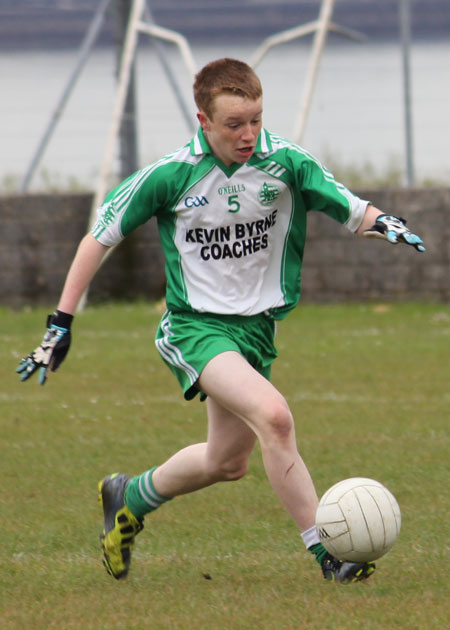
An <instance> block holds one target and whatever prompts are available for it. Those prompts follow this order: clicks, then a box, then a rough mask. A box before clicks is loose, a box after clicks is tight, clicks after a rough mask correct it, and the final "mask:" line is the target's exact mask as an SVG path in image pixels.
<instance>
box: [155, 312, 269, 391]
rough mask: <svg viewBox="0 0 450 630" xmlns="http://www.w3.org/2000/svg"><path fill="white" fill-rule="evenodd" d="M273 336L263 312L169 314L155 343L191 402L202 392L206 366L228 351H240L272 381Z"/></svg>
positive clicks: (159, 329) (256, 368) (165, 316)
mask: <svg viewBox="0 0 450 630" xmlns="http://www.w3.org/2000/svg"><path fill="white" fill-rule="evenodd" d="M274 335H275V322H274V321H273V319H271V318H269V317H267V316H266V315H264V314H262V313H261V314H260V315H251V316H249V317H245V316H241V315H213V314H211V313H189V312H183V313H172V312H170V311H168V312H166V313H165V314H164V316H163V318H162V320H161V322H160V324H159V327H158V330H157V332H156V338H155V344H156V347H157V348H158V351H159V353H160V354H161V356H162V358H163V359H164V361H165V362H166V364H167V365H168V366H169V368H170V370H172V372H173V373H174V374H175V376H176V377H177V379H178V382H179V383H180V385H181V387H182V389H183V392H184V397H185V399H186V400H192V398H194V396H196V395H197V394H198V393H199V392H200V390H199V389H198V388H197V381H198V378H199V376H200V374H201V372H202V370H203V368H204V367H205V365H206V364H207V363H208V362H209V361H210V360H211V359H212V358H214V357H215V356H217V355H218V354H221V353H222V352H227V351H229V350H235V351H236V352H239V354H241V355H242V356H243V357H244V358H245V359H246V360H247V361H248V362H249V363H250V365H251V366H252V367H253V368H255V370H257V371H258V372H259V373H260V374H262V375H263V376H264V377H265V378H267V379H269V378H270V368H271V365H272V362H273V361H274V359H276V357H277V351H276V349H275V346H274V342H273V341H274ZM200 393H201V392H200ZM204 398H205V396H204V395H202V399H204Z"/></svg>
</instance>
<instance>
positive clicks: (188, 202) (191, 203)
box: [184, 195, 209, 208]
mask: <svg viewBox="0 0 450 630" xmlns="http://www.w3.org/2000/svg"><path fill="white" fill-rule="evenodd" d="M207 203H209V201H208V200H207V198H206V197H204V196H203V195H201V196H200V197H186V199H185V200H184V205H185V206H186V208H192V207H194V208H200V206H206V204H207Z"/></svg>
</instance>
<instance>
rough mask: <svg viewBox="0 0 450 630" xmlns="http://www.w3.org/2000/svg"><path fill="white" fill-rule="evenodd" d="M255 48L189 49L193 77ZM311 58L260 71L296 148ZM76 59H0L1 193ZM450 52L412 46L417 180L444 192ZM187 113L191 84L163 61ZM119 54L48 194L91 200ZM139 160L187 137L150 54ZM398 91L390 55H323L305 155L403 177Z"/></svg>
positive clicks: (80, 112) (87, 82)
mask: <svg viewBox="0 0 450 630" xmlns="http://www.w3.org/2000/svg"><path fill="white" fill-rule="evenodd" d="M254 50H255V46H251V47H250V46H248V47H244V46H237V47H236V45H230V46H228V47H227V46H226V45H222V44H220V45H218V46H215V47H212V46H197V47H194V48H193V53H194V57H195V59H196V62H197V65H198V67H201V66H202V65H203V64H204V63H206V62H208V61H210V60H212V59H215V58H217V57H221V56H233V57H237V58H241V59H243V60H246V61H248V60H249V59H250V57H251V55H252V53H253V52H254ZM309 56H310V48H309V47H307V46H305V45H293V44H290V45H285V46H283V47H279V48H278V49H274V50H272V51H270V52H269V54H268V55H267V56H266V57H265V58H264V59H263V61H262V62H261V64H260V66H259V67H258V69H257V71H258V74H259V76H260V77H261V79H262V82H263V87H264V124H265V126H266V127H267V128H268V129H270V130H271V131H275V132H277V133H279V134H281V135H283V136H285V137H287V138H290V139H292V138H293V130H294V127H295V120H296V117H297V111H298V107H299V103H300V97H301V94H302V89H303V80H304V77H305V72H306V69H307V66H308V61H309ZM76 58H77V50H73V51H66V50H58V51H42V52H39V51H38V52H35V51H32V52H30V51H27V52H23V53H21V52H8V53H3V54H2V56H1V57H0V77H1V99H0V143H1V151H0V184H1V183H2V182H3V183H4V182H5V181H6V179H7V178H9V176H15V177H16V178H17V179H18V180H19V181H20V179H21V177H22V176H23V174H24V173H25V171H26V169H27V167H28V165H29V163H30V160H31V158H32V156H33V153H34V151H35V149H36V146H37V143H38V141H39V139H40V137H41V135H42V133H43V131H44V129H45V126H46V125H47V123H48V120H49V117H50V114H51V112H52V111H53V109H54V107H55V105H56V103H57V101H58V99H59V96H60V94H61V92H62V90H63V88H64V86H65V84H66V82H67V80H68V77H69V76H70V74H71V72H72V69H73V67H74V64H75V61H76ZM449 60H450V43H445V42H440V43H420V44H414V46H413V49H412V55H411V72H412V96H413V101H412V106H413V122H414V161H415V170H416V176H417V180H423V179H424V178H432V179H435V180H437V179H439V180H440V181H447V182H448V181H450V155H449V151H448V145H449V140H450V123H449V111H450V108H449V101H450V80H449V78H450V75H449V65H450V64H449ZM170 61H171V65H172V68H173V69H174V71H176V73H177V76H178V77H179V79H180V83H181V86H182V89H183V93H184V94H185V98H186V100H187V101H188V102H189V104H190V105H191V112H192V116H193V117H194V114H195V109H194V105H193V100H192V96H191V80H190V78H189V77H188V76H187V71H186V70H185V68H184V66H183V64H182V62H181V59H180V58H179V57H178V55H177V54H176V53H175V52H173V53H172V52H171V53H170ZM113 75H114V51H113V50H110V49H96V50H94V52H93V53H92V55H91V57H90V58H89V61H88V63H87V65H86V67H85V68H84V70H83V73H82V75H81V77H80V79H79V81H78V83H77V85H76V87H75V90H74V92H73V93H72V96H71V98H70V101H69V103H68V106H67V108H66V110H65V112H64V114H63V116H62V118H61V119H60V121H59V123H58V126H57V127H56V130H55V133H54V135H53V136H52V139H51V142H50V144H49V146H48V148H47V150H46V152H45V154H44V157H43V160H42V162H41V164H40V166H39V169H38V172H37V175H36V176H35V178H34V179H33V181H32V185H31V189H33V188H34V189H36V188H39V187H42V185H43V179H42V173H43V172H45V173H47V176H48V177H50V179H51V181H52V182H53V183H58V182H59V183H63V182H66V181H68V179H69V178H70V177H73V178H75V179H76V180H78V181H79V182H81V183H82V184H83V185H85V186H88V187H91V188H94V187H95V184H96V180H97V175H98V172H99V168H100V164H101V161H102V159H103V154H104V149H105V141H106V136H107V131H108V125H109V122H110V116H111V111H112V103H113V97H114V89H115V82H114V77H113ZM137 85H138V94H137V96H138V114H139V150H140V162H141V164H142V165H144V164H146V163H148V162H150V161H153V160H154V159H156V158H158V157H160V156H161V155H163V154H165V153H167V152H169V151H172V150H173V149H175V148H177V147H178V146H181V145H182V144H184V143H185V142H186V141H187V140H188V139H189V138H190V135H191V134H190V131H189V129H188V127H187V124H186V122H185V120H184V117H183V116H182V115H181V113H180V110H179V108H178V105H177V102H176V100H175V98H174V96H173V94H172V92H171V88H170V86H169V84H168V81H167V79H166V77H165V76H164V73H163V71H162V69H161V66H160V63H159V61H158V58H157V57H156V56H155V54H154V52H153V51H152V49H151V48H146V47H143V48H141V49H140V50H139V54H138V60H137ZM402 90H403V84H402V66H401V53H400V48H399V46H398V45H397V44H377V45H372V44H368V43H365V44H356V43H345V44H333V45H330V46H328V47H327V48H326V50H325V53H324V56H323V60H322V64H321V67H320V71H319V75H318V81H317V84H316V89H315V92H314V97H313V103H312V109H311V113H310V116H309V118H308V124H307V129H306V133H305V135H304V138H303V141H302V144H303V146H305V147H306V148H307V149H308V150H309V151H311V152H312V153H314V154H316V155H317V156H318V157H319V158H320V159H322V160H323V161H324V162H325V163H327V161H328V159H329V158H330V156H331V157H332V160H333V162H334V163H336V162H340V163H342V164H343V165H344V166H349V165H356V166H358V165H360V166H361V165H364V164H365V163H366V162H370V163H371V164H372V165H373V166H374V167H375V168H376V169H380V170H382V169H386V168H387V166H388V165H389V163H390V162H391V161H394V162H396V164H397V165H399V166H400V167H401V168H403V166H404V144H405V141H404V123H403V91H402Z"/></svg>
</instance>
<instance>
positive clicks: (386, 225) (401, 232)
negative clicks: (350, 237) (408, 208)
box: [356, 204, 425, 252]
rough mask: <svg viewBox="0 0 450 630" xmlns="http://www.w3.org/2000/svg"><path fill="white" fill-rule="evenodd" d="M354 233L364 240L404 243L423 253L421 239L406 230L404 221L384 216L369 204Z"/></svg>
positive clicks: (423, 248) (399, 218)
mask: <svg viewBox="0 0 450 630" xmlns="http://www.w3.org/2000/svg"><path fill="white" fill-rule="evenodd" d="M356 233H357V234H359V235H360V236H365V237H366V238H382V239H384V240H387V241H389V243H393V244H396V243H406V245H412V246H413V247H415V248H416V249H417V251H419V252H424V251H425V247H424V246H423V241H422V239H421V238H420V237H419V236H417V234H413V233H412V232H410V231H409V230H408V228H407V227H406V221H405V219H402V218H401V217H394V216H392V215H388V214H384V213H383V212H381V210H379V209H378V208H376V207H375V206H372V205H371V204H369V205H368V206H367V209H366V213H365V215H364V217H363V220H362V222H361V225H360V226H359V228H358V229H357V231H356Z"/></svg>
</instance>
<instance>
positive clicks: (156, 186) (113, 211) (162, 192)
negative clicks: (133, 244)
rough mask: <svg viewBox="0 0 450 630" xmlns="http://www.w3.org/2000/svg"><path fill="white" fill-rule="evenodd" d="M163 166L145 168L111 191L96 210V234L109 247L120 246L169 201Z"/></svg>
mask: <svg viewBox="0 0 450 630" xmlns="http://www.w3.org/2000/svg"><path fill="white" fill-rule="evenodd" d="M163 171H164V169H163V168H159V169H158V168H157V167H156V166H155V165H153V166H149V167H146V168H144V169H142V170H140V171H137V172H136V173H134V174H133V175H131V176H130V177H129V178H128V179H126V180H124V181H123V182H122V183H121V184H120V185H119V186H117V188H115V189H114V190H112V191H111V192H110V193H109V194H108V195H107V196H106V198H105V200H104V202H103V204H102V205H101V206H100V207H99V208H98V210H97V220H96V222H95V224H94V226H93V228H92V230H91V232H92V234H93V236H94V237H95V238H96V239H97V240H98V241H99V242H100V243H101V244H102V245H106V246H107V247H111V246H114V245H117V244H118V243H119V242H120V241H121V240H122V239H124V238H125V237H126V236H128V234H130V233H131V232H133V230H135V229H136V228H137V227H139V226H140V225H142V224H143V223H145V222H146V221H148V220H149V219H151V218H152V216H154V215H155V214H156V213H157V212H158V210H159V209H160V208H162V207H163V205H164V200H167V185H166V180H165V178H164V173H163Z"/></svg>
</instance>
